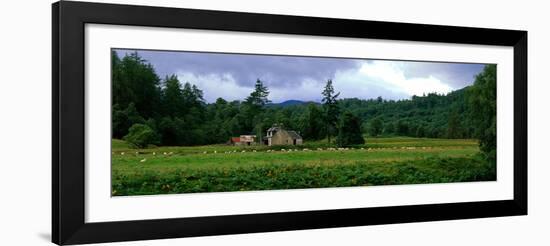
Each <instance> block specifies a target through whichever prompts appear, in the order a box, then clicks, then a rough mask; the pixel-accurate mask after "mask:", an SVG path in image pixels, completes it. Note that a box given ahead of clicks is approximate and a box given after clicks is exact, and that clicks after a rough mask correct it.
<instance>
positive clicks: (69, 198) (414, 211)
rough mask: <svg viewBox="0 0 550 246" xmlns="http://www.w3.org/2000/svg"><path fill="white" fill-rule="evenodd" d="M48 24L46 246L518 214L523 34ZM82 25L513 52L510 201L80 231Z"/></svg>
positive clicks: (274, 21) (93, 11)
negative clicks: (399, 42)
mask: <svg viewBox="0 0 550 246" xmlns="http://www.w3.org/2000/svg"><path fill="white" fill-rule="evenodd" d="M52 16H53V19H52V25H53V33H52V46H53V47H52V50H53V51H52V52H53V53H52V64H53V68H52V112H53V114H52V146H53V148H52V241H53V242H54V243H56V244H60V245H61V244H83V243H99V242H113V241H128V240H145V239H161V238H176V237H192V236H206V235H223V234H236V233H254V232H269V231H282V230H301V229H314V228H330V227H345V226H361V225H377V224H392V223H407V222H419V221H440V220H453V219H468V218H485V217H497V216H514V215H526V214H527V32H526V31H516V30H497V29H484V28H470V27H455V26H440V25H424V24H409V23H393V22H379V21H364V20H349V19H331V18H318V17H301V16H285V15H269V14H254V13H238V12H224V11H210V10H193V9H178V8H165V7H146V6H131V5H116V4H100V3H89V2H71V1H69V2H66V1H62V2H57V3H54V4H53V5H52ZM86 23H99V24H115V25H129V26H147V27H171V28H191V29H207V30H225V31H240V32H260V33H277V34H299V35H314V36H331V37H353V38H369V39H384V40H405V41H427V42H440V43H459V44H481V45H497V46H508V47H513V56H514V58H513V61H514V66H513V73H514V77H513V81H514V108H513V112H514V134H513V136H514V160H513V163H514V175H513V176H514V198H513V199H512V200H496V201H481V202H461V203H446V204H425V205H406V206H392V207H373V208H354V209H335V210H322V211H300V212H298V211H297V212H282V213H264V214H245V215H227V216H208V217H193V218H175V219H153V220H138V221H119V222H102V223H85V220H84V211H85V210H84V208H85V207H84V206H85V205H84V197H85V189H84V177H85V168H84V157H85V156H84V147H85V144H84V142H85V141H84V140H85V139H84V138H85V135H84V130H85V129H84V126H85V124H84V123H85V117H84V115H85V103H84V90H85V85H84V58H85V57H84V56H85V55H84V54H85V53H84V39H85V35H84V29H85V24H86Z"/></svg>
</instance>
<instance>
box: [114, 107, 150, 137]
mask: <svg viewBox="0 0 550 246" xmlns="http://www.w3.org/2000/svg"><path fill="white" fill-rule="evenodd" d="M144 122H145V120H144V119H143V117H141V116H140V115H139V113H138V111H137V109H136V106H135V105H134V103H130V104H128V106H127V107H126V108H124V109H121V108H120V105H118V104H115V105H113V112H112V126H111V128H112V134H113V138H117V139H121V138H122V137H124V136H125V135H126V134H128V129H129V128H130V127H131V126H132V125H133V124H137V123H144Z"/></svg>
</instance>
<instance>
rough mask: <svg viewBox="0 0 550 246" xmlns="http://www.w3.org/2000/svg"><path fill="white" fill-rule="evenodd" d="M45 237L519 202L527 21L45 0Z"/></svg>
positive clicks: (191, 232) (181, 231)
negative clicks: (461, 21)
mask: <svg viewBox="0 0 550 246" xmlns="http://www.w3.org/2000/svg"><path fill="white" fill-rule="evenodd" d="M52 10H53V21H52V24H53V34H52V38H53V42H52V43H53V55H52V59H53V70H52V74H53V78H52V85H53V89H52V91H53V95H52V98H53V102H52V104H53V116H52V119H53V122H52V126H53V137H52V142H53V150H52V174H53V177H52V180H53V183H52V191H53V192H52V194H53V197H52V203H53V204H52V208H53V209H52V213H53V216H52V218H53V219H52V235H53V236H52V238H53V242H54V243H57V244H81V243H97V242H112V241H127V240H145V239H160V238H175V237H191V236H205V235H223V234H236V233H254V232H268V231H282V230H298V229H314V228H329V227H345V226H359V225H376V224H391V223H408V222H419V221H437V220H451V219H467V218H485V217H497V216H514V215H526V214H527V32H526V31H516V30H497V29H483V28H469V27H453V26H438V25H424V24H408V23H392V22H377V21H364V20H349V19H330V18H319V17H301V16H284V15H268V14H254V13H237V12H223V11H210V10H192V9H177V8H164V7H146V6H131V5H115V4H99V3H84V2H70V1H68V2H67V1H62V2H57V3H55V4H53V6H52Z"/></svg>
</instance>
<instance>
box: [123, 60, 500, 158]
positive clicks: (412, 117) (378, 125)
mask: <svg viewBox="0 0 550 246" xmlns="http://www.w3.org/2000/svg"><path fill="white" fill-rule="evenodd" d="M112 90H113V91H112V128H113V129H112V134H113V138H117V139H126V140H127V141H129V142H131V143H134V144H135V145H136V146H138V147H144V146H147V145H148V144H155V145H205V144H217V143H224V142H227V140H228V139H229V138H230V137H231V136H238V135H241V134H255V135H258V136H263V135H265V130H266V129H267V128H269V127H271V126H272V125H273V124H282V125H284V126H285V127H286V128H289V129H292V130H296V131H298V132H300V133H301V135H302V136H303V137H304V139H305V140H320V139H325V138H327V139H328V141H329V142H330V141H331V137H332V141H333V142H334V143H337V144H339V145H347V144H361V143H362V141H364V138H363V137H360V138H359V137H357V135H361V136H362V135H363V134H367V135H369V136H372V137H377V136H413V137H430V138H477V139H480V145H481V148H482V150H483V151H484V152H486V153H489V154H490V155H494V149H495V146H496V65H487V66H486V67H485V69H484V71H483V72H481V73H480V74H479V75H477V77H476V78H475V83H474V85H472V86H469V87H466V88H463V89H460V90H457V91H453V92H451V93H449V94H447V95H439V94H436V93H430V94H427V95H423V96H413V97H412V98H411V99H407V100H397V101H396V100H386V99H384V98H381V97H378V98H376V99H368V100H364V99H357V98H340V95H339V93H337V92H335V91H334V88H333V86H332V81H331V80H328V81H327V83H326V86H325V88H324V90H322V91H319V93H320V95H322V96H323V100H322V102H319V103H316V102H299V101H293V102H292V103H288V104H287V103H281V104H274V103H271V102H270V100H269V88H267V87H266V86H265V85H264V84H263V82H262V81H261V80H259V79H258V80H257V81H256V83H255V87H254V89H252V90H251V92H250V95H249V96H248V97H245V98H243V99H242V100H236V101H226V100H224V99H223V98H218V99H217V100H216V101H215V102H213V103H207V102H206V101H205V100H204V98H203V91H201V89H200V88H198V87H197V86H195V85H193V84H192V81H190V82H188V81H185V82H184V81H179V80H178V77H177V76H175V75H172V76H167V77H165V78H160V77H159V76H158V75H157V74H156V72H155V70H154V67H153V66H152V65H151V64H149V63H148V62H147V61H146V60H144V59H142V58H141V57H140V56H139V54H138V53H137V52H134V53H131V54H126V55H125V56H124V57H122V58H121V57H119V56H118V55H117V53H116V52H115V51H113V52H112Z"/></svg>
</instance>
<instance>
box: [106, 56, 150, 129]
mask: <svg viewBox="0 0 550 246" xmlns="http://www.w3.org/2000/svg"><path fill="white" fill-rule="evenodd" d="M111 56H112V59H111V62H112V66H113V68H112V72H113V73H112V88H113V91H112V98H113V105H115V104H118V105H119V106H120V107H121V108H126V107H127V106H128V105H129V104H130V103H134V105H135V107H136V109H137V111H138V112H139V114H140V115H141V116H142V117H144V118H150V117H154V116H155V113H157V112H158V109H159V104H160V98H161V96H160V93H161V90H160V79H159V77H158V76H157V74H156V73H155V70H154V68H153V66H152V65H151V64H150V63H148V62H147V61H146V60H144V59H142V58H141V57H140V56H139V54H138V53H137V52H133V53H130V54H127V55H126V56H124V57H123V58H122V59H119V58H118V56H117V54H116V52H114V51H113V53H112V54H111Z"/></svg>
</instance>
